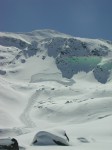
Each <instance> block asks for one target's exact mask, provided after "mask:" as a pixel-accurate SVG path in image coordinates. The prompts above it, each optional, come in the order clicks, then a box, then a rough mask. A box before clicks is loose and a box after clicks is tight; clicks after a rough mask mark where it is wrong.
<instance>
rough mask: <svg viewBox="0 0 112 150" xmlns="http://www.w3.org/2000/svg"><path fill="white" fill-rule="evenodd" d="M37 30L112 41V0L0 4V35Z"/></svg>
mask: <svg viewBox="0 0 112 150" xmlns="http://www.w3.org/2000/svg"><path fill="white" fill-rule="evenodd" d="M36 29H54V30H57V31H60V32H64V33H67V34H71V35H73V36H76V37H87V38H103V39H109V40H112V0H0V31H7V32H29V31H32V30H36Z"/></svg>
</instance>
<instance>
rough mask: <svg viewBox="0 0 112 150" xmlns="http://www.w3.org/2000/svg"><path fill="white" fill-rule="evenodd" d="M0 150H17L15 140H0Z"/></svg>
mask: <svg viewBox="0 0 112 150" xmlns="http://www.w3.org/2000/svg"><path fill="white" fill-rule="evenodd" d="M0 149H1V150H19V146H18V142H17V140H16V139H14V138H13V139H11V138H5V139H0Z"/></svg>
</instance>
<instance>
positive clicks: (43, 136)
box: [32, 130, 69, 146]
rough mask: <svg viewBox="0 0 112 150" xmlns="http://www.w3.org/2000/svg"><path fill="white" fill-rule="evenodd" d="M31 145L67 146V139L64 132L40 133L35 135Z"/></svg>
mask: <svg viewBox="0 0 112 150" xmlns="http://www.w3.org/2000/svg"><path fill="white" fill-rule="evenodd" d="M32 144H33V145H62V146H69V138H68V136H67V134H66V132H65V131H64V130H54V131H40V132H38V133H37V134H36V135H35V137H34V139H33V142H32Z"/></svg>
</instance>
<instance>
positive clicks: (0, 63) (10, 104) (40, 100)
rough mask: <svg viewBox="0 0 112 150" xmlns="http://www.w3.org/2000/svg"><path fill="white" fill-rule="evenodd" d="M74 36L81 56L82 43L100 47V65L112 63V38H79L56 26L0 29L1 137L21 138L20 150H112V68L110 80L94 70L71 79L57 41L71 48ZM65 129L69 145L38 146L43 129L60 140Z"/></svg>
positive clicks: (19, 141) (110, 69)
mask: <svg viewBox="0 0 112 150" xmlns="http://www.w3.org/2000/svg"><path fill="white" fill-rule="evenodd" d="M4 37H7V38H6V39H4ZM12 39H13V40H14V39H15V40H14V41H13V40H12ZM71 39H72V40H73V39H74V40H76V43H75V45H77V46H76V47H75V48H77V47H79V53H78V57H79V54H80V55H81V54H82V53H81V50H82V47H81V45H80V42H81V43H83V44H84V43H86V46H87V47H88V49H89V50H92V49H93V48H94V49H95V48H96V49H97V50H100V51H99V52H100V53H101V55H102V56H98V57H100V58H101V61H100V62H98V63H99V64H98V65H100V64H101V65H102V64H105V63H110V64H111V61H112V55H111V53H112V42H110V41H106V40H99V39H84V38H75V37H72V36H69V35H65V34H62V33H59V32H56V31H53V30H36V31H33V32H29V33H1V32H0V139H3V138H8V137H11V138H16V139H17V140H18V143H19V145H20V146H21V148H20V149H22V147H23V148H25V149H26V150H36V149H38V150H52V149H53V150H68V149H69V150H74V149H76V150H107V149H108V150H111V149H112V127H111V124H112V90H111V89H112V68H111V67H110V68H109V72H110V74H109V77H108V79H107V78H106V81H107V82H105V84H104V83H101V82H98V79H99V78H98V79H97V78H95V76H94V74H93V70H94V68H93V69H90V70H89V71H84V70H80V71H78V72H77V73H74V74H72V76H71V78H67V76H66V75H68V74H70V75H71V73H72V72H70V71H71V70H67V71H68V72H67V71H66V70H65V69H66V67H65V69H64V70H63V66H64V65H63V62H62V61H60V64H61V65H63V66H61V67H62V68H61V69H60V66H58V65H56V59H57V58H59V60H60V59H61V57H60V55H61V54H60V49H59V47H58V46H57V45H61V48H63V50H64V49H66V48H69V47H70V46H71V45H72V44H71V43H72V42H71V43H69V42H70V41H69V40H71ZM7 40H8V42H7ZM77 40H79V41H77ZM63 41H64V42H63ZM65 41H66V42H68V45H67V44H66V43H65ZM21 42H23V43H22V44H20V43H21ZM36 42H37V43H36ZM52 42H53V43H52ZM32 43H33V45H32ZM101 45H102V46H101ZM52 47H53V48H52ZM102 47H103V48H102ZM51 48H52V50H51ZM101 48H102V49H101ZM57 49H58V50H59V51H58V52H57V51H56V50H57ZM31 50H33V52H32V51H31ZM107 51H108V53H106V52H107ZM73 53H74V52H73ZM105 53H106V55H105ZM71 54H72V52H71ZM84 54H85V53H84ZM81 56H83V55H81ZM110 66H111V65H110ZM69 67H70V66H69V65H68V68H69ZM72 67H73V66H72ZM68 68H67V69H68ZM64 71H66V72H64ZM107 73H108V71H107V72H105V74H103V75H106V74H107ZM102 80H103V79H102ZM102 80H101V81H102ZM63 130H65V132H66V133H67V135H68V137H69V139H70V141H69V146H58V145H50V144H49V145H47V146H42V145H41V146H40V145H36V146H34V145H32V141H33V139H35V135H37V133H39V132H40V133H43V132H44V134H45V135H46V133H47V135H49V134H50V133H51V134H52V137H57V136H58V137H59V138H58V139H60V137H61V135H62V134H60V133H62V132H63ZM42 131H43V132H42ZM59 131H60V133H59ZM51 134H50V135H51ZM40 135H41V134H40ZM50 137H51V136H50ZM61 138H62V139H63V136H62V137H61ZM48 142H49V141H48Z"/></svg>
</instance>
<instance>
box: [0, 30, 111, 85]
mask: <svg viewBox="0 0 112 150" xmlns="http://www.w3.org/2000/svg"><path fill="white" fill-rule="evenodd" d="M0 45H1V46H0V52H1V53H0V65H1V69H0V74H1V75H5V76H9V77H10V76H12V74H16V75H17V76H18V75H19V77H20V76H21V74H23V72H24V74H25V72H27V76H26V80H28V81H30V80H31V77H32V75H34V74H38V73H43V72H45V71H46V72H47V73H49V72H53V73H56V72H58V73H61V74H62V76H63V77H65V78H69V79H70V78H72V77H73V75H74V74H77V73H78V72H81V71H84V72H86V73H88V72H90V71H92V72H93V74H94V77H95V78H96V79H97V80H98V81H99V82H101V83H106V82H107V81H108V79H110V74H111V70H112V60H111V57H110V55H112V43H111V42H109V41H104V40H95V39H93V40H92V39H84V38H82V39H81V38H74V37H71V36H67V35H65V34H62V33H59V32H56V31H54V30H36V31H33V32H29V33H26V34H23V33H18V34H14V33H0ZM34 62H35V63H34ZM50 62H51V63H50ZM47 63H50V64H49V65H51V64H52V66H54V67H50V68H49V69H48V66H47V65H46V64H47ZM29 64H30V67H31V69H30V68H29V67H28V66H29ZM40 64H42V65H41V70H40V69H39V68H40ZM34 65H35V66H34ZM43 66H45V67H43ZM54 68H55V69H54ZM31 70H33V71H31ZM31 72H32V73H31Z"/></svg>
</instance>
